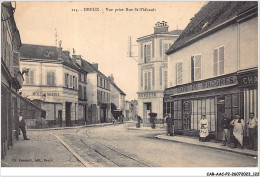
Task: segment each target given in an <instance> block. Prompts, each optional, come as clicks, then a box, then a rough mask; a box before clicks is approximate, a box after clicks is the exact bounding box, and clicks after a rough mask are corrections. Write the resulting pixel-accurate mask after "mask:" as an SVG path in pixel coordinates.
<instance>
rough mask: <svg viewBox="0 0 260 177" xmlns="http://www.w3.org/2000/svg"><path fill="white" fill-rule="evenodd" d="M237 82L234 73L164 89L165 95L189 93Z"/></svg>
mask: <svg viewBox="0 0 260 177" xmlns="http://www.w3.org/2000/svg"><path fill="white" fill-rule="evenodd" d="M237 83H238V81H237V76H236V75H235V74H234V75H226V76H221V77H218V78H212V79H207V80H203V81H196V82H193V83H189V84H185V85H180V86H176V87H173V88H171V89H169V90H166V91H165V95H178V94H183V93H189V92H198V91H205V90H211V89H216V88H221V87H225V86H232V85H237Z"/></svg>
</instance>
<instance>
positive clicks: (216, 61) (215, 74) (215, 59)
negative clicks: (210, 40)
mask: <svg viewBox="0 0 260 177" xmlns="http://www.w3.org/2000/svg"><path fill="white" fill-rule="evenodd" d="M213 63H214V64H213V74H214V76H217V75H218V49H215V50H214V55H213Z"/></svg>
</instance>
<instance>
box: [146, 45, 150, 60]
mask: <svg viewBox="0 0 260 177" xmlns="http://www.w3.org/2000/svg"><path fill="white" fill-rule="evenodd" d="M146 61H147V62H149V61H151V45H146Z"/></svg>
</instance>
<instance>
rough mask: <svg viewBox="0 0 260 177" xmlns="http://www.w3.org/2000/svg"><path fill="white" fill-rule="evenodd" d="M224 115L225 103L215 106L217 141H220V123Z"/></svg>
mask: <svg viewBox="0 0 260 177" xmlns="http://www.w3.org/2000/svg"><path fill="white" fill-rule="evenodd" d="M224 113H225V102H223V103H218V104H217V139H218V140H221V139H222V128H221V121H222V119H223V116H222V115H223V114H224Z"/></svg>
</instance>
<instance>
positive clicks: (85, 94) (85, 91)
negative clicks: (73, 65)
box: [83, 87, 87, 99]
mask: <svg viewBox="0 0 260 177" xmlns="http://www.w3.org/2000/svg"><path fill="white" fill-rule="evenodd" d="M83 89H84V99H87V90H86V87H83Z"/></svg>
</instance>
